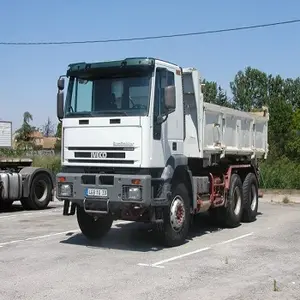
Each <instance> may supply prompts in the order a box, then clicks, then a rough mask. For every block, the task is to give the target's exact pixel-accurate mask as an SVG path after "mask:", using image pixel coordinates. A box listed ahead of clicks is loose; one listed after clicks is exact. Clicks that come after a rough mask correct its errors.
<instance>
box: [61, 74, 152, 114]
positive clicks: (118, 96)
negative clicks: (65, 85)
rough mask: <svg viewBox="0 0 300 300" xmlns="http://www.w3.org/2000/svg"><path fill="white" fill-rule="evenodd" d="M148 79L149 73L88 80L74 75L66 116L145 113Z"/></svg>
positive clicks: (148, 86) (147, 104)
mask: <svg viewBox="0 0 300 300" xmlns="http://www.w3.org/2000/svg"><path fill="white" fill-rule="evenodd" d="M150 80H151V74H150V75H148V74H147V75H143V76H126V77H118V78H113V77H111V78H100V79H87V80H86V79H84V80H83V79H80V78H77V77H76V78H74V77H73V78H71V79H70V84H69V90H68V93H69V95H68V97H67V101H66V117H77V116H103V115H105V116H109V115H110V116H115V115H122V116H141V115H147V113H148V107H149V95H150ZM70 93H71V94H70Z"/></svg>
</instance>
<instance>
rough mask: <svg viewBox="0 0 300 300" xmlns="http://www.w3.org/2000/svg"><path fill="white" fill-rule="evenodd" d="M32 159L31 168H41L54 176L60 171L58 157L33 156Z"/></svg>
mask: <svg viewBox="0 0 300 300" xmlns="http://www.w3.org/2000/svg"><path fill="white" fill-rule="evenodd" d="M32 159H33V163H32V165H33V167H42V168H46V169H49V170H51V171H52V172H53V173H54V174H57V173H58V172H59V171H60V167H61V164H60V156H35V157H33V158H32Z"/></svg>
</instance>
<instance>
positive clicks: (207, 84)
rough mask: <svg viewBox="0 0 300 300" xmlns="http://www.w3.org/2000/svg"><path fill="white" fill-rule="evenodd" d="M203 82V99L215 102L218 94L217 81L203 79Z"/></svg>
mask: <svg viewBox="0 0 300 300" xmlns="http://www.w3.org/2000/svg"><path fill="white" fill-rule="evenodd" d="M202 84H203V86H202V93H203V100H204V101H205V102H210V103H215V101H216V98H217V94H218V90H217V83H216V82H214V81H206V80H205V79H203V81H202Z"/></svg>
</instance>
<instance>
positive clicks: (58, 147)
mask: <svg viewBox="0 0 300 300" xmlns="http://www.w3.org/2000/svg"><path fill="white" fill-rule="evenodd" d="M55 137H56V138H57V139H56V143H55V146H54V147H55V150H56V151H58V152H59V151H61V122H59V123H58V124H57V127H56V133H55Z"/></svg>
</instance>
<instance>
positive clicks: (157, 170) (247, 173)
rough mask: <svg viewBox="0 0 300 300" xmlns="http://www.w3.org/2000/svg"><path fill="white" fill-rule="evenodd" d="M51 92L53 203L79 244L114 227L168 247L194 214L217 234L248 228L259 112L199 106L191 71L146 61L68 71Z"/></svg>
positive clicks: (263, 143) (261, 129)
mask: <svg viewBox="0 0 300 300" xmlns="http://www.w3.org/2000/svg"><path fill="white" fill-rule="evenodd" d="M64 77H67V78H68V87H67V93H66V99H64V92H63V90H64V82H65V81H64V80H65V79H64ZM57 85H58V94H57V116H58V119H59V120H60V121H61V122H62V156H61V163H62V169H61V172H60V173H59V174H57V177H56V191H57V198H58V199H59V200H61V201H64V212H63V213H64V215H73V214H75V212H76V211H77V220H78V224H79V227H80V229H81V231H82V233H83V234H84V235H85V236H86V237H88V238H91V239H94V238H101V237H102V236H104V235H105V234H106V233H107V232H108V231H109V229H110V228H111V226H112V222H113V220H117V219H122V220H130V221H137V222H151V223H153V224H156V226H155V227H156V229H157V234H158V236H159V237H160V238H161V241H162V242H163V244H164V245H166V246H176V245H180V244H182V243H184V241H185V240H186V238H187V235H188V232H189V227H190V224H191V220H192V219H193V216H194V215H196V214H198V213H201V212H209V214H210V215H211V217H212V218H213V219H214V220H215V221H217V222H219V224H220V225H221V226H226V227H235V226H238V225H239V224H240V223H241V222H251V221H254V220H255V219H256V215H257V208H258V186H259V168H258V163H257V161H258V159H260V158H262V159H264V158H266V156H267V153H268V142H267V133H268V119H269V115H268V111H267V110H265V111H263V112H262V113H260V114H259V113H251V112H244V111H239V110H234V109H230V108H227V107H222V106H218V105H214V104H210V103H205V102H204V101H203V94H202V91H201V78H200V74H199V72H198V71H197V70H196V69H194V68H182V67H180V66H178V65H176V64H173V63H170V62H166V61H163V60H160V59H154V58H147V57H145V58H126V59H124V60H119V61H109V62H95V63H85V62H80V63H74V64H70V65H69V67H68V70H67V72H66V75H63V76H60V77H59V79H58V83H57Z"/></svg>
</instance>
